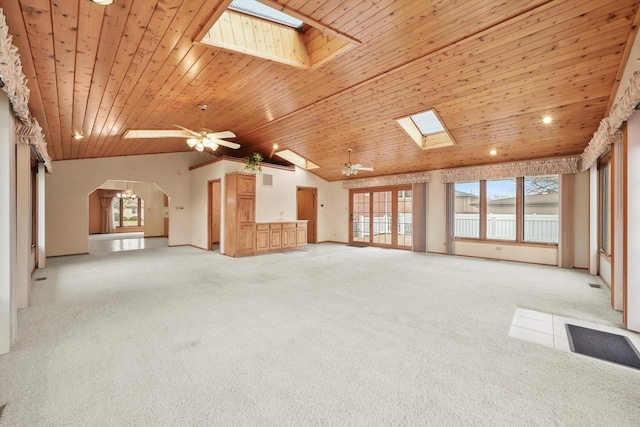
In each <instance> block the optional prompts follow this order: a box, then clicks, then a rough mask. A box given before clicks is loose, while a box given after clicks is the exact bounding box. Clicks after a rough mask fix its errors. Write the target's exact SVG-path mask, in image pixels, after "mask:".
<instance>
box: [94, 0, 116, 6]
mask: <svg viewBox="0 0 640 427" xmlns="http://www.w3.org/2000/svg"><path fill="white" fill-rule="evenodd" d="M91 1H92V2H94V3H95V4H99V5H100V6H109V5H110V4H111V3H113V0H91Z"/></svg>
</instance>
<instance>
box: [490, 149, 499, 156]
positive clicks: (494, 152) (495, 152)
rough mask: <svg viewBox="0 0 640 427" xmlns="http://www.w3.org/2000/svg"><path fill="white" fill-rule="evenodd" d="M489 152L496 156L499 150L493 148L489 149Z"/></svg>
mask: <svg viewBox="0 0 640 427" xmlns="http://www.w3.org/2000/svg"><path fill="white" fill-rule="evenodd" d="M489 154H491V155H492V156H495V155H496V154H498V152H497V151H496V150H491V151H489Z"/></svg>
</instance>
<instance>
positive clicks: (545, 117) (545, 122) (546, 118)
mask: <svg viewBox="0 0 640 427" xmlns="http://www.w3.org/2000/svg"><path fill="white" fill-rule="evenodd" d="M552 121H553V118H552V117H551V116H544V117H543V118H542V123H544V124H545V125H548V124H549V123H551V122H552Z"/></svg>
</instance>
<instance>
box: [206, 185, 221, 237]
mask: <svg viewBox="0 0 640 427" xmlns="http://www.w3.org/2000/svg"><path fill="white" fill-rule="evenodd" d="M220 191H221V190H220V180H216V181H209V245H208V248H207V249H208V250H212V249H213V245H214V244H215V243H220V227H221V223H220V216H221V214H220V204H221V200H220V194H221V192H220Z"/></svg>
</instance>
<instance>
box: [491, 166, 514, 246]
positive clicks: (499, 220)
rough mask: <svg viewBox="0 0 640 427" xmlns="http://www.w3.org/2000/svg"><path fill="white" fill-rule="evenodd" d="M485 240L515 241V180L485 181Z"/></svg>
mask: <svg viewBox="0 0 640 427" xmlns="http://www.w3.org/2000/svg"><path fill="white" fill-rule="evenodd" d="M486 185H487V214H486V227H487V228H486V230H487V239H491V240H493V239H496V240H516V230H517V224H516V180H515V178H513V179H498V180H489V181H487V184H486Z"/></svg>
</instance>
